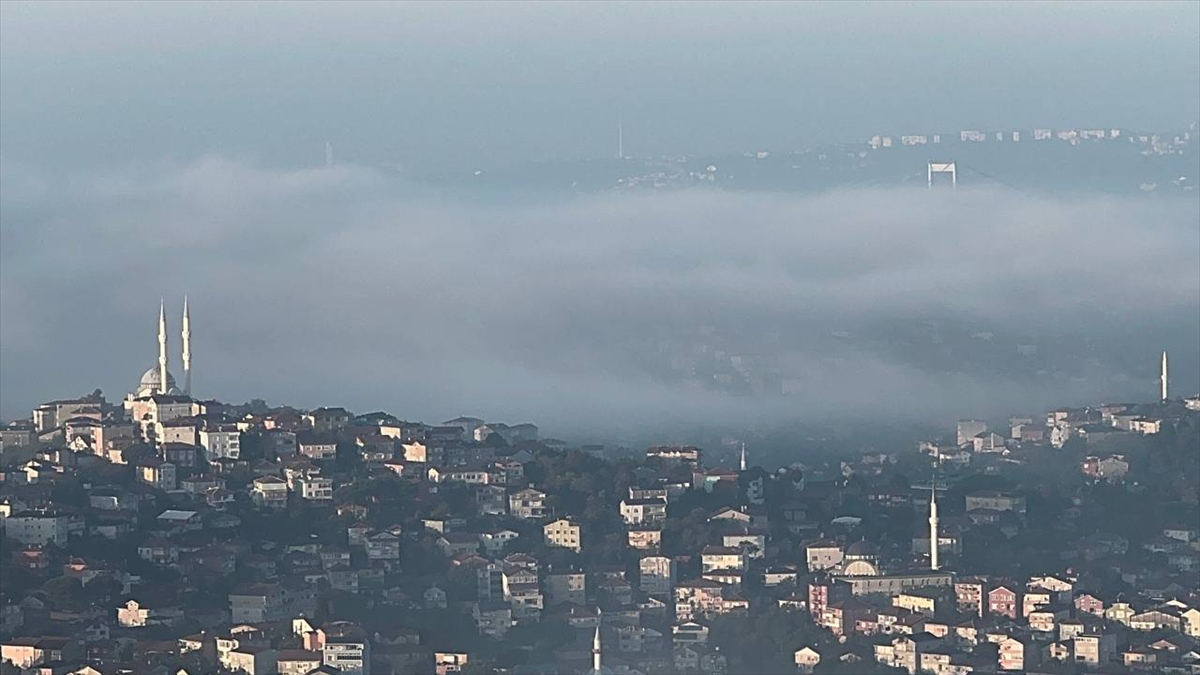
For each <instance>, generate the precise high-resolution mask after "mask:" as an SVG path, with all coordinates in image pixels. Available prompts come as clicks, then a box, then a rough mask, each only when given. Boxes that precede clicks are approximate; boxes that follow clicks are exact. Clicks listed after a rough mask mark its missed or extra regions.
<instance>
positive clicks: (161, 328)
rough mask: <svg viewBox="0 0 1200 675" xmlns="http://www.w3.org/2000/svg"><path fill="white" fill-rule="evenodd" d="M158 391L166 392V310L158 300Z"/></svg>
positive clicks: (160, 300)
mask: <svg viewBox="0 0 1200 675" xmlns="http://www.w3.org/2000/svg"><path fill="white" fill-rule="evenodd" d="M158 393H160V394H165V393H167V310H166V307H164V305H163V301H162V299H161V298H160V299H159V301H158Z"/></svg>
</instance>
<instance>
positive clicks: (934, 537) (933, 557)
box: [929, 475, 940, 571]
mask: <svg viewBox="0 0 1200 675" xmlns="http://www.w3.org/2000/svg"><path fill="white" fill-rule="evenodd" d="M929 569H932V570H935V571H936V570H938V569H940V565H938V513H937V476H936V475H935V476H934V479H933V481H932V482H931V483H930V485H929Z"/></svg>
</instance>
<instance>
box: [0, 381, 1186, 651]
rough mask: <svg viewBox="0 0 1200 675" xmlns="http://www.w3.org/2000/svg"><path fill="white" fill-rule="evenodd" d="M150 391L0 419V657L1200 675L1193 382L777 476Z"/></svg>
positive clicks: (745, 467) (515, 436) (521, 431)
mask: <svg viewBox="0 0 1200 675" xmlns="http://www.w3.org/2000/svg"><path fill="white" fill-rule="evenodd" d="M165 379H166V381H169V382H170V381H171V378H170V376H169V374H168V377H167V378H165ZM162 381H164V378H162V377H161V376H160V374H159V371H155V370H153V369H152V370H151V371H148V372H147V374H146V376H144V377H143V382H142V386H141V388H140V390H139V391H138V392H135V393H133V394H131V395H130V396H129V398H127V399H126V400H125V401H124V402H123V404H121V405H114V404H110V403H109V402H108V401H107V400H106V399H105V398H104V396H103V394H102V393H101V392H99V391H96V392H93V393H92V394H91V395H88V396H85V397H81V398H78V399H70V400H60V401H50V402H47V403H45V404H43V405H41V406H39V407H38V408H37V409H36V410H34V411H33V413H32V415H31V416H30V418H29V419H28V420H21V421H17V422H12V423H10V424H7V425H6V426H4V428H3V431H0V441H2V442H3V460H4V466H3V473H2V474H0V478H2V479H3V480H2V482H0V524H2V525H3V531H4V540H3V551H2V553H3V556H2V559H0V565H2V567H0V570H2V571H3V577H2V578H3V585H2V587H0V597H2V601H0V619H2V621H0V638H2V640H0V643H2V644H0V659H2V661H3V666H2V667H3V669H4V671H3V672H13V673H38V674H39V675H41V674H43V673H45V674H48V675H65V674H71V675H76V674H77V675H91V674H95V673H101V674H108V673H151V674H154V673H163V674H170V675H176V674H178V673H214V672H218V673H250V674H254V675H259V674H265V673H280V674H284V675H302V674H307V673H320V674H330V673H346V674H368V673H376V674H379V673H427V672H436V673H438V674H439V675H444V674H445V673H449V672H511V673H585V672H598V671H603V672H614V673H621V672H624V673H661V672H678V673H742V672H746V673H749V672H816V673H821V672H832V673H836V672H846V673H859V672H907V673H910V674H915V673H920V672H930V673H935V674H937V675H948V674H959V673H972V672H997V671H1020V672H1047V673H1068V672H1083V671H1086V670H1089V669H1095V670H1097V671H1100V672H1177V673H1198V672H1200V583H1198V582H1197V579H1198V576H1200V524H1198V522H1197V521H1198V518H1197V514H1198V505H1197V494H1198V490H1200V487H1198V485H1200V483H1198V482H1197V471H1198V464H1200V448H1198V447H1197V429H1198V427H1200V411H1197V408H1198V407H1200V405H1197V403H1198V402H1197V401H1196V400H1194V399H1189V400H1186V401H1172V400H1166V401H1163V402H1161V403H1156V404H1149V405H1133V404H1130V405H1100V406H1096V407H1091V408H1083V409H1058V410H1050V411H1044V413H1042V414H1038V415H1037V416H1031V417H1023V418H1014V419H1012V420H1010V421H1009V424H1008V425H1007V426H1005V427H1003V428H995V427H994V426H992V425H990V424H989V423H987V422H985V421H980V420H962V421H959V422H957V424H956V425H954V426H953V427H950V426H948V427H947V433H946V435H945V437H944V438H930V439H928V440H927V441H925V442H922V443H920V444H919V445H917V446H916V447H907V448H897V449H895V450H894V451H890V452H871V453H867V454H864V455H861V456H859V457H856V458H849V457H848V458H844V459H842V460H839V461H824V460H823V461H817V462H811V463H806V462H804V461H803V460H804V458H803V457H801V458H799V459H800V460H801V461H799V462H796V463H793V464H790V465H788V466H783V467H779V468H777V469H773V470H766V469H764V468H762V467H760V466H758V465H756V464H754V462H753V461H751V460H752V459H753V448H750V449H749V450H748V449H747V448H746V446H745V444H743V445H742V447H741V450H740V457H739V462H738V467H737V468H730V467H728V466H722V465H721V462H710V461H709V459H708V457H707V456H706V453H705V451H704V450H703V449H701V448H698V447H692V446H677V445H659V446H653V447H650V448H648V449H646V451H645V453H644V455H643V456H642V457H641V458H640V459H634V458H630V457H628V456H623V457H621V458H618V459H615V460H609V459H606V458H605V449H604V448H602V447H596V446H587V447H586V448H584V447H573V446H571V445H570V444H568V443H566V442H563V441H558V440H555V439H548V438H541V437H540V436H539V431H538V428H537V427H536V426H535V425H533V424H528V423H524V424H511V425H510V424H506V423H500V422H491V421H485V420H483V419H478V418H473V417H458V418H455V419H451V420H447V421H445V422H442V423H440V424H432V425H431V424H424V423H419V422H408V421H404V420H403V419H401V418H399V417H396V416H393V415H391V414H388V413H384V412H374V413H367V414H355V413H352V412H350V411H347V410H345V409H342V408H338V407H326V408H318V409H315V410H295V409H291V408H286V407H285V408H272V407H269V406H267V405H266V404H264V403H262V402H253V403H251V404H245V405H239V406H231V405H225V404H221V403H219V402H216V401H208V400H199V399H195V398H192V397H191V396H189V395H188V394H186V393H184V392H183V391H180V390H178V389H173V390H168V391H162V390H163V389H165V387H163V385H162V384H161V382H162ZM172 386H173V385H172ZM935 539H936V544H935V543H934V540H935ZM935 553H936V555H934V554H935Z"/></svg>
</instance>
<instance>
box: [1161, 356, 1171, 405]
mask: <svg viewBox="0 0 1200 675" xmlns="http://www.w3.org/2000/svg"><path fill="white" fill-rule="evenodd" d="M1158 379H1159V384H1160V385H1162V400H1164V401H1166V400H1167V399H1168V398H1170V397H1169V396H1168V395H1167V382H1168V380H1167V353H1166V352H1165V351H1164V352H1163V355H1162V374H1161V375H1159V377H1158Z"/></svg>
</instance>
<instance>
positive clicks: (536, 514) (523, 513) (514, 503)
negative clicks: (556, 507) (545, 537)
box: [508, 488, 546, 520]
mask: <svg viewBox="0 0 1200 675" xmlns="http://www.w3.org/2000/svg"><path fill="white" fill-rule="evenodd" d="M508 512H509V514H511V515H512V516H513V517H514V518H523V519H526V520H532V519H537V518H543V517H545V516H546V493H545V492H542V491H541V490H535V489H534V488H524V489H522V490H517V491H516V492H514V493H512V494H511V495H509V498H508Z"/></svg>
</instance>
